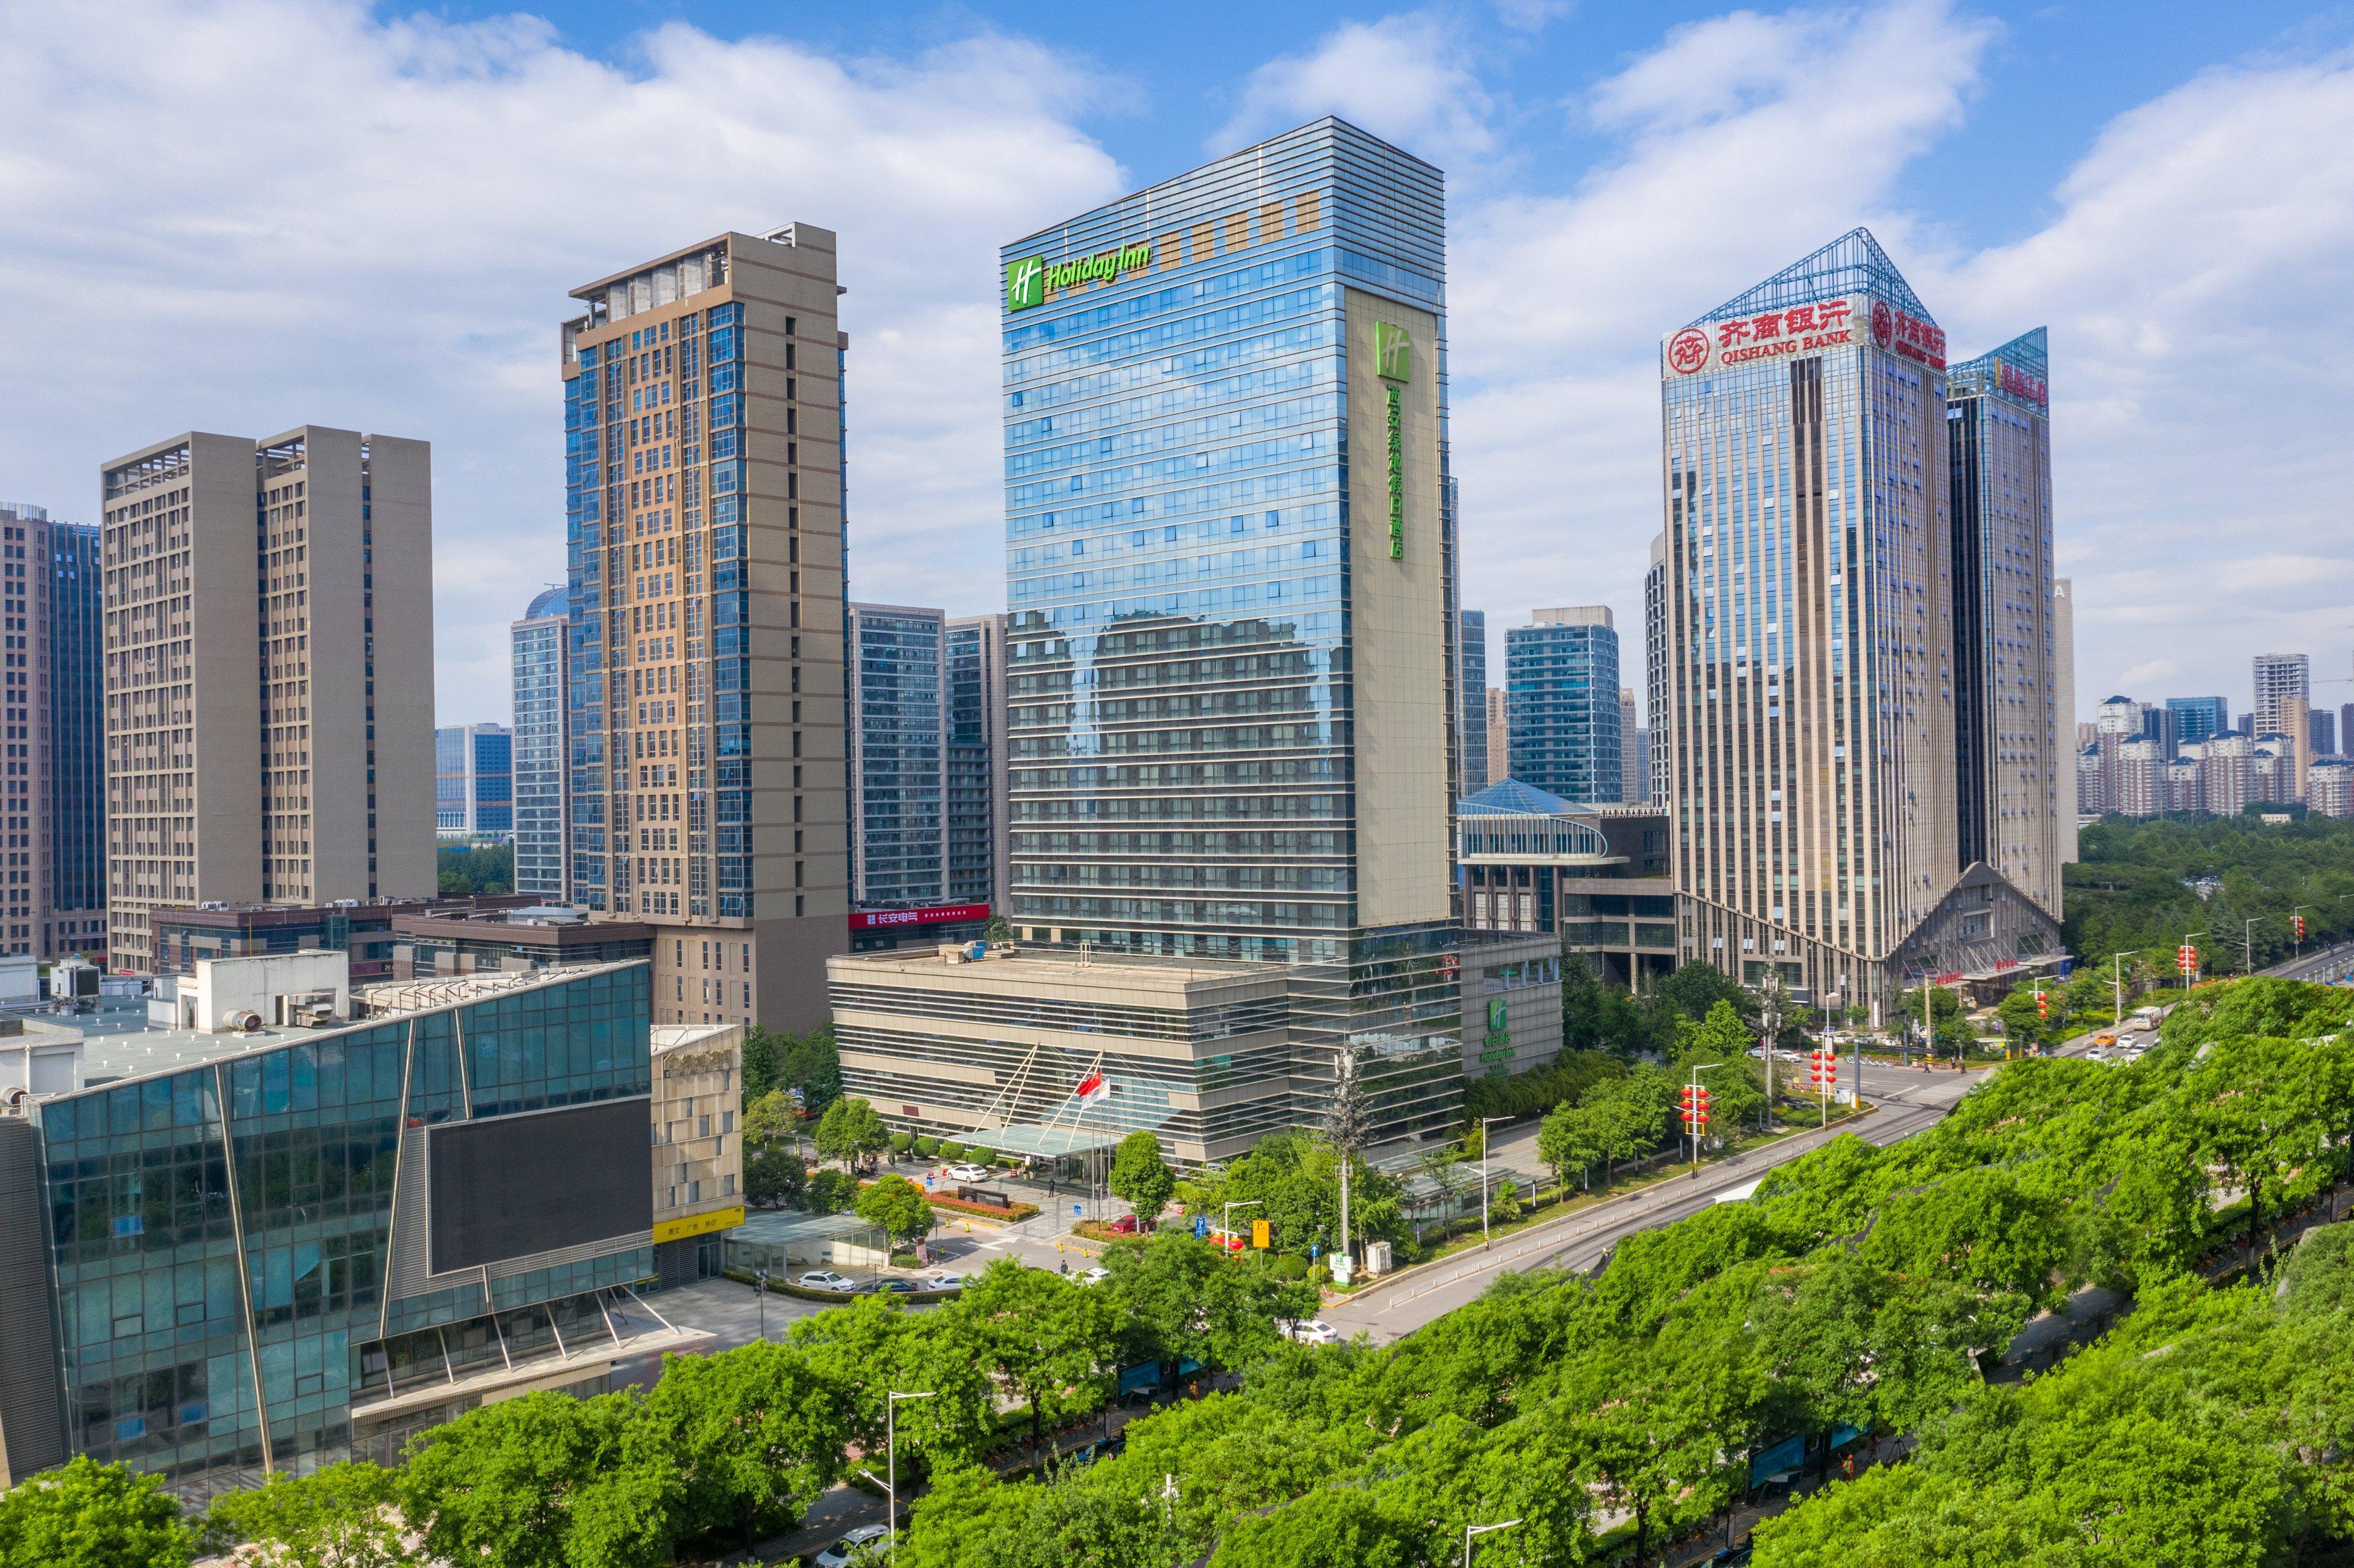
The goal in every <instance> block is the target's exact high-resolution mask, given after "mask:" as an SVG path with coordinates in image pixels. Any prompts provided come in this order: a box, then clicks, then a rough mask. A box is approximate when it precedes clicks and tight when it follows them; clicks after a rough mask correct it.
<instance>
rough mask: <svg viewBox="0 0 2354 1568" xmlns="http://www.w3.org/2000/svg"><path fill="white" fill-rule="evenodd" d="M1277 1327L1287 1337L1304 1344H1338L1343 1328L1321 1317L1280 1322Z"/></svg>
mask: <svg viewBox="0 0 2354 1568" xmlns="http://www.w3.org/2000/svg"><path fill="white" fill-rule="evenodd" d="M1277 1327H1278V1330H1280V1331H1281V1332H1282V1334H1283V1337H1284V1338H1285V1339H1287V1340H1299V1342H1300V1343H1301V1344H1303V1345H1337V1344H1339V1343H1340V1342H1341V1330H1338V1329H1335V1328H1334V1327H1332V1325H1331V1324H1330V1323H1327V1322H1326V1321H1324V1319H1321V1318H1310V1319H1307V1320H1306V1321H1305V1322H1299V1323H1290V1322H1287V1323H1280V1324H1278V1325H1277Z"/></svg>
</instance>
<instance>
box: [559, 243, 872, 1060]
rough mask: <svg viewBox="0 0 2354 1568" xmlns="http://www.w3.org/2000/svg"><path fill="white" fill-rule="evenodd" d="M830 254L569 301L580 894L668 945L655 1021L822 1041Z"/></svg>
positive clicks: (829, 640)
mask: <svg viewBox="0 0 2354 1568" xmlns="http://www.w3.org/2000/svg"><path fill="white" fill-rule="evenodd" d="M834 276H835V270H834V237H833V235H832V233H831V232H829V231H828V230H825V229H822V228H812V227H811V226H810V225H808V224H792V225H788V226H787V227H785V228H779V229H775V230H773V231H771V232H769V233H768V234H766V235H758V236H755V235H749V234H734V233H730V234H722V235H719V236H717V237H716V238H710V239H705V240H701V241H698V242H696V243H695V244H693V245H690V246H687V247H685V248H684V249H679V250H674V251H671V252H668V253H666V254H664V255H662V256H658V257H655V258H654V259H652V260H650V261H645V262H642V263H639V264H637V265H635V266H632V267H631V268H629V269H627V270H623V271H620V272H616V273H613V274H612V275H611V276H610V277H606V278H600V279H599V280H598V281H595V282H593V283H588V284H586V285H584V286H582V287H580V288H578V289H575V290H574V291H572V297H573V298H574V299H575V300H578V301H579V302H581V303H582V305H583V306H585V307H586V309H585V313H583V314H580V315H578V316H576V317H574V318H573V319H572V320H570V321H567V322H566V323H564V328H563V341H562V372H563V376H564V387H565V439H566V444H567V492H566V493H567V534H568V538H569V542H570V574H571V585H570V586H571V602H572V605H573V607H574V609H573V619H572V624H571V627H570V638H571V645H570V649H569V655H570V676H569V678H570V680H571V682H572V684H573V694H574V702H573V705H572V708H571V714H572V716H573V719H574V722H575V728H574V730H573V761H572V775H571V780H570V783H571V794H572V806H571V810H572V818H571V836H572V842H571V844H570V849H569V865H570V875H571V887H572V896H573V898H574V901H575V902H577V903H578V904H580V905H582V906H584V907H586V908H587V909H588V912H589V914H590V916H592V917H601V918H607V919H625V920H631V921H638V922H642V923H644V924H645V925H648V926H651V927H653V930H654V937H655V940H654V953H653V957H654V995H653V1007H654V1019H655V1022H658V1023H732V1022H758V1023H761V1024H765V1025H767V1026H769V1027H770V1028H777V1029H792V1030H801V1029H809V1028H811V1027H814V1026H815V1025H817V1024H819V1023H821V1022H824V1020H825V1018H826V1013H827V1003H826V992H825V960H826V959H827V958H828V957H829V956H830V955H832V954H835V953H840V952H843V951H846V950H847V949H848V948H849V945H850V944H849V911H850V906H849V897H848V889H849V870H850V857H849V838H848V833H847V831H846V823H847V819H846V815H845V810H844V804H845V802H844V789H843V785H844V750H843V747H844V741H845V738H846V737H845V734H844V728H843V455H842V446H843V401H842V387H843V355H844V351H845V350H846V348H847V346H848V340H847V339H846V338H845V337H844V336H843V333H842V331H841V327H840V323H839V321H838V318H837V315H836V307H835V296H836V294H837V293H838V292H839V290H838V289H837V287H836V285H835V282H834Z"/></svg>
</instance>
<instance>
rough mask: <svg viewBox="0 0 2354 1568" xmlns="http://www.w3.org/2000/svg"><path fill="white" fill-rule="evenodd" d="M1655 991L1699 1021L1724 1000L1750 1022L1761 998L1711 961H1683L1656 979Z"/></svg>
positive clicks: (1653, 991)
mask: <svg viewBox="0 0 2354 1568" xmlns="http://www.w3.org/2000/svg"><path fill="white" fill-rule="evenodd" d="M1651 993H1652V994H1653V995H1654V996H1656V997H1658V998H1659V1000H1660V1001H1663V1002H1665V1003H1666V1004H1667V1005H1668V1006H1670V1007H1671V1008H1673V1009H1674V1010H1675V1011H1676V1012H1679V1013H1681V1014H1682V1015H1683V1016H1684V1017H1686V1018H1689V1019H1691V1020H1692V1021H1693V1022H1700V1021H1701V1020H1702V1019H1704V1018H1706V1017H1707V1016H1708V1015H1709V1014H1710V1013H1711V1012H1714V1011H1715V1009H1716V1004H1717V1003H1718V1002H1720V1001H1721V1002H1723V1003H1725V1004H1727V1005H1728V1006H1730V1007H1731V1008H1732V1009H1733V1011H1734V1012H1735V1013H1737V1014H1739V1015H1740V1017H1741V1018H1742V1020H1743V1021H1744V1022H1747V1021H1749V1020H1751V1019H1754V1018H1755V1017H1756V1015H1757V999H1756V998H1755V997H1754V996H1752V995H1751V994H1750V993H1749V992H1747V991H1744V990H1743V989H1742V988H1741V987H1740V986H1738V985H1736V984H1735V983H1734V980H1733V977H1731V976H1730V975H1728V974H1726V973H1725V972H1724V971H1723V969H1718V968H1717V967H1716V966H1715V965H1714V964H1711V963H1691V964H1679V965H1677V966H1676V968H1675V969H1673V970H1672V971H1670V973H1668V974H1665V975H1662V976H1660V977H1659V980H1657V981H1655V982H1654V983H1653V985H1652V988H1651Z"/></svg>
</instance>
